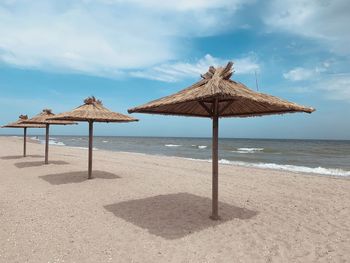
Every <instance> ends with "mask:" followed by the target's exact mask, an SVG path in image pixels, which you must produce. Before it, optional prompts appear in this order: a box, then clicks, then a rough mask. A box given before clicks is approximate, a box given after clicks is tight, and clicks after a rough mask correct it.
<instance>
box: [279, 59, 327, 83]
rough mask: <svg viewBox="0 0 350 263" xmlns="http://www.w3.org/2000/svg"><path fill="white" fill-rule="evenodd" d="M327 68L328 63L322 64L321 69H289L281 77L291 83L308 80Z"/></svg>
mask: <svg viewBox="0 0 350 263" xmlns="http://www.w3.org/2000/svg"><path fill="white" fill-rule="evenodd" d="M328 67H329V63H328V62H325V63H323V65H322V66H321V67H316V68H313V69H308V68H303V67H297V68H294V69H291V70H290V71H288V72H286V73H283V77H284V78H285V79H288V80H291V81H301V80H310V79H312V78H316V77H318V76H319V74H320V73H322V72H325V71H326V70H327V68H328Z"/></svg>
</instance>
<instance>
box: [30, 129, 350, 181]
mask: <svg viewBox="0 0 350 263" xmlns="http://www.w3.org/2000/svg"><path fill="white" fill-rule="evenodd" d="M53 136H54V135H53ZM32 137H33V136H30V137H28V139H29V140H28V141H29V142H33V143H39V144H43V143H42V142H41V141H40V140H39V139H38V140H37V139H32ZM67 137H71V136H70V135H69V136H68V135H67ZM77 137H81V136H77ZM100 137H105V136H100ZM111 137H113V136H111ZM60 143H61V142H58V144H57V143H52V144H50V147H51V146H60V147H70V148H77V149H82V150H87V149H88V148H87V147H80V146H71V145H66V144H63V143H62V145H61V144H60ZM96 150H98V151H107V152H117V153H137V154H144V155H150V156H159V157H176V158H181V159H187V160H192V161H197V162H209V163H211V160H210V159H199V158H189V157H181V156H176V155H173V156H171V155H165V154H160V153H158V154H152V153H142V152H135V151H118V150H107V149H99V148H96V147H94V151H96ZM219 164H220V165H231V166H240V167H247V168H255V169H263V170H266V169H267V170H276V171H287V172H291V173H295V174H305V175H313V176H315V175H316V176H329V177H340V178H347V179H350V171H347V170H343V169H339V168H326V167H322V166H319V167H308V166H302V165H288V164H277V163H264V162H244V161H230V160H226V159H220V157H219ZM318 171H322V172H318Z"/></svg>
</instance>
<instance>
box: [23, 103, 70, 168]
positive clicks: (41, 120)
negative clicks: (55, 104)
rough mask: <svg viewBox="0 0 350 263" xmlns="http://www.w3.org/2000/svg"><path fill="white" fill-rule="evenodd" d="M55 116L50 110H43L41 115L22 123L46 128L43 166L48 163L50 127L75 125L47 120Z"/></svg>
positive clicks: (68, 122)
mask: <svg viewBox="0 0 350 263" xmlns="http://www.w3.org/2000/svg"><path fill="white" fill-rule="evenodd" d="M53 116H55V114H54V113H52V110H50V109H43V111H42V112H41V113H39V114H38V115H36V116H34V117H33V118H31V119H29V120H26V121H24V123H28V124H43V125H45V128H46V135H45V164H48V163H49V133H50V125H72V124H76V123H75V122H72V121H52V120H49V119H48V118H50V117H53Z"/></svg>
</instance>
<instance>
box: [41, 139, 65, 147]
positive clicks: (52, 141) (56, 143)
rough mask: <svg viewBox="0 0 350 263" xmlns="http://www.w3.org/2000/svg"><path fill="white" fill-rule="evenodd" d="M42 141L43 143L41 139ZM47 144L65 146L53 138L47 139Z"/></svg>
mask: <svg viewBox="0 0 350 263" xmlns="http://www.w3.org/2000/svg"><path fill="white" fill-rule="evenodd" d="M43 143H45V141H43ZM49 144H50V145H57V146H65V144H64V143H63V142H58V141H55V140H49Z"/></svg>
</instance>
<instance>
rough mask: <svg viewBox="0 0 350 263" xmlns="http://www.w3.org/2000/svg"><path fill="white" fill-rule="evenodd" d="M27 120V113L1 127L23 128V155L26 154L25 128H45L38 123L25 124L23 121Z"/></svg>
mask: <svg viewBox="0 0 350 263" xmlns="http://www.w3.org/2000/svg"><path fill="white" fill-rule="evenodd" d="M26 120H28V116H27V115H20V116H19V119H18V121H16V122H12V123H9V124H7V125H5V126H2V128H22V129H23V157H26V156H27V128H45V126H44V125H40V124H25V123H23V121H26Z"/></svg>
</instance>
